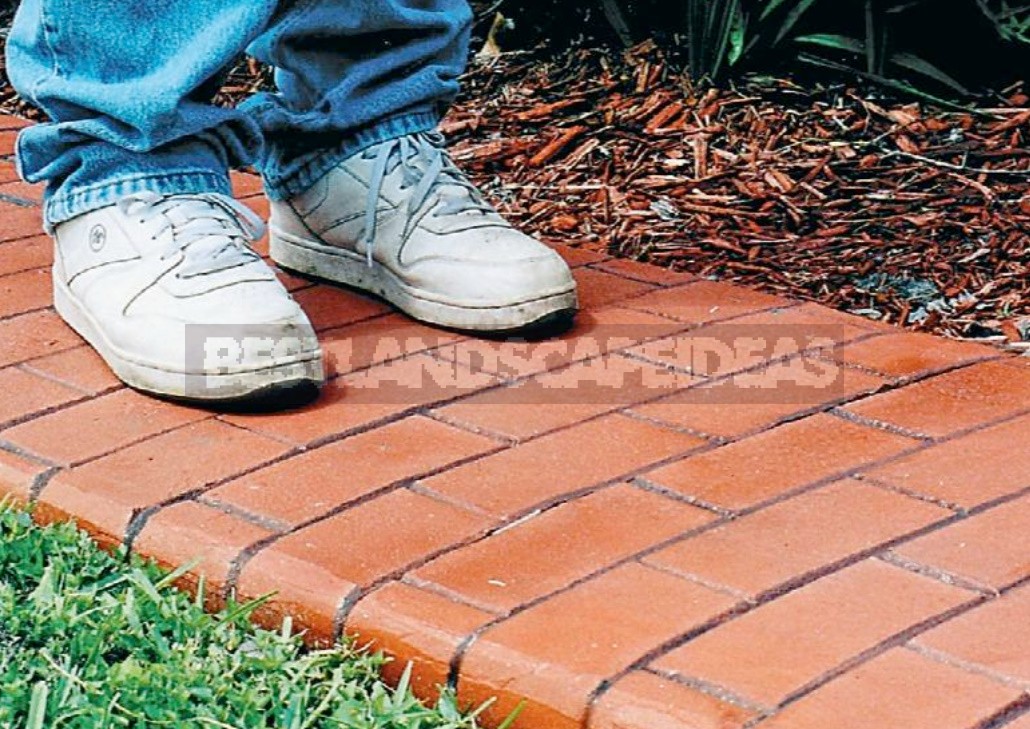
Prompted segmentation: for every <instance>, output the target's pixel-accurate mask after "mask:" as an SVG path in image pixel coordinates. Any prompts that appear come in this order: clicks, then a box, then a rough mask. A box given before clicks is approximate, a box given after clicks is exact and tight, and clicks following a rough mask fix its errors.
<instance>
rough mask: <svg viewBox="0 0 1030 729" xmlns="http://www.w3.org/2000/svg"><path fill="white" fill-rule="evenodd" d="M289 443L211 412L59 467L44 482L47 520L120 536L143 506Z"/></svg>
mask: <svg viewBox="0 0 1030 729" xmlns="http://www.w3.org/2000/svg"><path fill="white" fill-rule="evenodd" d="M285 451H286V446H284V445H283V444H281V443H278V442H276V441H273V440H270V439H268V438H262V437H261V436H259V435H255V434H253V433H248V432H247V431H245V430H241V429H239V428H234V427H232V426H230V425H225V424H224V423H219V422H217V421H213V420H205V421H201V422H199V423H193V424H191V425H188V426H186V427H184V428H180V429H179V430H174V431H172V432H170V433H165V434H163V435H159V436H157V437H155V438H151V439H149V440H145V441H143V442H142V443H137V444H136V445H133V446H129V447H128V448H124V449H122V450H120V451H117V452H115V453H112V454H110V455H108V456H104V457H103V458H99V459H97V460H95V461H91V462H89V463H87V464H85V465H83V466H78V467H75V468H72V469H70V470H68V471H65V472H63V473H60V474H58V475H57V476H56V477H55V478H54V480H53V481H51V482H50V484H49V485H48V486H47V487H46V489H44V491H43V494H42V496H41V497H40V500H39V505H38V507H37V514H38V515H39V516H40V517H41V518H42V519H43V520H44V521H66V520H68V519H72V518H74V519H75V520H76V521H77V522H79V524H80V525H81V526H82V527H83V528H85V529H86V530H87V531H89V532H91V533H92V534H94V536H96V537H98V538H99V539H101V540H104V541H108V542H110V541H111V540H114V541H121V539H122V537H123V536H124V533H125V527H126V526H127V525H128V522H129V520H130V518H131V517H132V515H133V513H134V512H135V511H136V510H139V509H143V508H146V507H149V506H155V505H158V504H160V503H162V502H164V501H167V500H168V499H171V498H173V497H176V496H180V495H182V494H185V493H188V492H190V491H193V490H195V489H199V488H201V487H203V486H206V485H208V484H210V483H213V482H216V481H220V480H222V479H225V478H229V477H230V476H233V475H234V474H237V473H239V472H241V471H243V470H246V469H248V468H252V467H254V466H257V465H259V464H261V463H263V462H266V461H269V460H272V459H273V458H276V457H278V456H281V455H282V454H283V453H284V452H285Z"/></svg>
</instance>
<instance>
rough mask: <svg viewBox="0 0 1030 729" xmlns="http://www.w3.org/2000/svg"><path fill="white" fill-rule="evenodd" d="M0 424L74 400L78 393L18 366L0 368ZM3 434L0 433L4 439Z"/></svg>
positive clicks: (78, 395)
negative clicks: (0, 393)
mask: <svg viewBox="0 0 1030 729" xmlns="http://www.w3.org/2000/svg"><path fill="white" fill-rule="evenodd" d="M0 392H2V393H4V394H3V398H0V424H4V423H9V422H11V421H15V420H22V419H24V418H27V417H29V416H32V415H35V414H37V413H40V412H43V411H45V410H48V409H50V408H55V407H58V406H60V405H65V404H67V403H70V402H73V401H75V400H78V399H80V398H81V397H82V393H81V392H78V391H77V390H73V389H71V388H69V387H65V386H64V385H61V384H60V383H57V382H53V381H52V380H48V379H46V378H45V377H40V376H39V375H36V374H32V373H30V372H26V371H24V370H22V369H20V368H18V367H7V368H5V369H0ZM6 437H7V434H6V433H4V434H3V435H0V438H5V439H6Z"/></svg>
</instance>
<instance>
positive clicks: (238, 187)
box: [229, 172, 265, 200]
mask: <svg viewBox="0 0 1030 729" xmlns="http://www.w3.org/2000/svg"><path fill="white" fill-rule="evenodd" d="M229 180H230V181H231V182H232V194H233V197H235V198H236V199H237V200H242V199H243V198H245V197H255V196H257V195H264V192H265V186H264V183H263V182H262V180H261V176H260V175H256V174H254V173H252V172H233V173H232V174H231V175H229Z"/></svg>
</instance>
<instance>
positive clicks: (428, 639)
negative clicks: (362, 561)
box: [345, 582, 494, 702]
mask: <svg viewBox="0 0 1030 729" xmlns="http://www.w3.org/2000/svg"><path fill="white" fill-rule="evenodd" d="M493 618H494V616H493V615H491V614H490V613H485V612H483V611H481V610H477V609H475V608H473V607H469V606H467V605H462V604H460V603H456V602H453V601H451V600H448V599H447V598H445V597H441V596H440V595H437V594H435V593H432V592H427V591H425V590H420V589H418V588H417V587H412V586H410V585H406V584H403V583H400V582H391V583H389V584H387V585H385V586H384V587H381V588H380V589H378V590H375V591H374V592H372V593H370V594H369V595H366V596H365V597H364V598H362V599H361V600H360V601H359V602H358V603H357V605H355V606H354V608H353V609H352V610H351V611H350V613H349V614H348V616H347V623H346V626H345V630H346V632H347V633H348V634H349V635H351V636H353V637H354V638H355V639H356V640H357V643H358V645H362V646H363V645H366V644H371V648H372V650H375V651H383V652H384V653H385V654H386V655H387V656H389V657H390V658H392V659H393V660H392V661H391V662H389V663H387V664H386V665H385V666H383V669H382V673H383V678H384V679H386V681H387V682H389V683H390V684H391V685H395V684H396V683H397V682H398V681H399V680H400V677H401V674H402V673H403V672H404V669H405V667H406V665H407V663H408V662H409V661H410V662H411V663H412V664H414V669H413V671H412V680H411V687H412V689H413V690H414V691H415V693H416V694H417V695H418V696H419V698H421V699H423V700H425V701H429V702H435V701H436V699H437V698H438V696H439V692H438V690H437V689H438V687H439V686H444V685H446V684H447V677H448V673H449V672H450V663H451V658H452V657H453V656H454V655H455V654H456V653H457V652H458V648H459V646H460V645H461V643H462V641H463V640H464V639H465V637H466V636H467V635H469V634H471V633H472V632H474V631H475V630H477V629H479V628H480V627H482V626H483V625H485V624H486V623H488V622H490V621H491V620H492V619H493Z"/></svg>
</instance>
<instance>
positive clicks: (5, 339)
mask: <svg viewBox="0 0 1030 729" xmlns="http://www.w3.org/2000/svg"><path fill="white" fill-rule="evenodd" d="M81 343H82V340H81V339H79V337H78V335H76V334H75V332H73V331H72V330H71V329H69V328H68V326H67V325H65V323H64V322H63V321H61V320H60V319H59V318H58V316H57V314H55V313H54V312H52V311H37V312H33V313H31V314H22V315H21V316H15V317H11V318H10V319H4V320H3V321H0V367H6V366H7V365H11V364H16V363H18V362H24V361H25V360H29V359H35V358H37V357H44V356H46V355H48V354H53V353H54V352H60V351H63V350H65V349H71V348H72V347H75V346H77V345H79V344H81Z"/></svg>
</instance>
